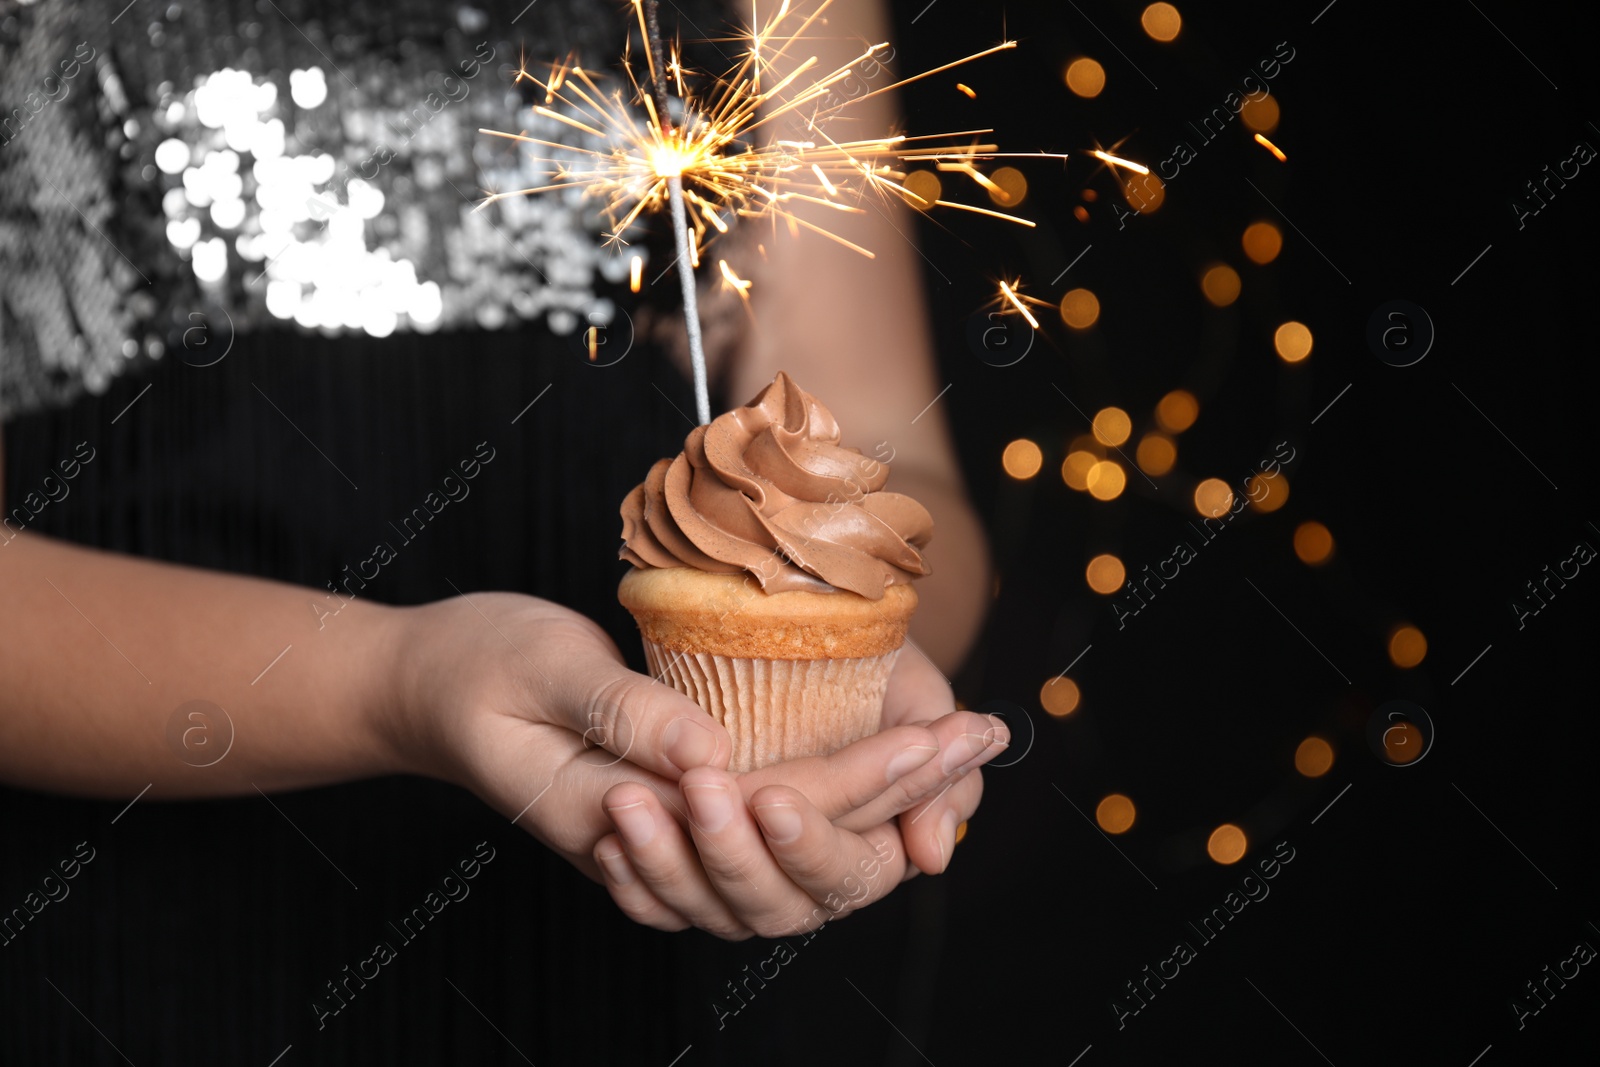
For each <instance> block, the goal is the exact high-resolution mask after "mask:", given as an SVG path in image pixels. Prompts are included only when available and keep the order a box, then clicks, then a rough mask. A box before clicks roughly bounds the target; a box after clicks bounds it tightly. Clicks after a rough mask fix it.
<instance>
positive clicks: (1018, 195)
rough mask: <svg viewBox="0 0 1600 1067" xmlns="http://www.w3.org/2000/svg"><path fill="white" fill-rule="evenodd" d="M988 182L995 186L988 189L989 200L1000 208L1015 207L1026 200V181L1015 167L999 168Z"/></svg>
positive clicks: (990, 176)
mask: <svg viewBox="0 0 1600 1067" xmlns="http://www.w3.org/2000/svg"><path fill="white" fill-rule="evenodd" d="M989 180H990V181H991V182H993V183H994V185H995V186H996V188H994V189H989V199H990V200H993V201H994V202H995V203H996V204H998V205H1000V206H1001V207H1015V206H1016V205H1018V204H1020V203H1022V202H1023V201H1024V200H1026V199H1027V198H1028V179H1027V178H1025V177H1023V175H1022V172H1021V171H1020V170H1018V169H1017V168H1016V167H1001V168H1000V169H999V170H997V171H995V172H994V173H993V174H991V175H989ZM985 188H987V187H985Z"/></svg>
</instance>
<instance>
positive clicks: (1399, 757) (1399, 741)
mask: <svg viewBox="0 0 1600 1067" xmlns="http://www.w3.org/2000/svg"><path fill="white" fill-rule="evenodd" d="M1426 748H1427V738H1425V737H1423V736H1422V730H1421V729H1420V728H1419V727H1418V726H1417V724H1416V723H1414V722H1411V721H1409V720H1407V719H1400V720H1398V721H1397V722H1395V724H1394V725H1393V726H1390V727H1389V728H1388V729H1386V730H1384V731H1383V754H1384V755H1385V756H1387V757H1388V758H1389V762H1390V763H1410V762H1411V761H1412V760H1414V759H1416V758H1417V757H1419V756H1421V755H1422V753H1423V751H1424V750H1425V749H1426Z"/></svg>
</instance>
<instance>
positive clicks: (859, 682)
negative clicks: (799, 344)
mask: <svg viewBox="0 0 1600 1067" xmlns="http://www.w3.org/2000/svg"><path fill="white" fill-rule="evenodd" d="M839 436H840V435H839V425H838V423H837V422H835V421H834V418H833V415H832V414H831V413H830V412H829V411H828V409H827V408H825V407H823V406H822V404H821V403H819V402H818V401H817V399H816V398H815V397H813V396H811V395H810V394H809V393H807V392H805V391H804V390H802V389H801V388H800V387H799V386H797V385H795V383H794V382H793V380H791V379H790V378H789V376H788V375H786V374H783V373H781V372H780V373H779V374H778V377H777V378H776V379H775V380H774V381H773V382H772V384H771V385H769V386H767V387H766V388H765V389H763V390H762V391H761V393H760V394H759V395H758V396H757V397H756V398H755V399H754V400H752V401H750V403H749V404H747V405H745V406H744V407H742V408H737V409H735V410H733V411H730V412H728V413H727V414H725V415H722V416H720V417H719V418H717V419H715V420H714V421H713V422H712V423H711V424H710V425H709V426H697V427H695V428H694V430H692V431H691V432H690V433H689V436H688V437H687V438H686V439H685V440H684V443H683V451H682V452H681V453H680V454H679V455H678V456H677V458H675V459H670V460H668V459H663V460H660V461H658V462H657V463H656V464H655V466H653V467H651V468H650V473H649V475H648V476H647V477H646V478H645V480H644V482H643V484H641V485H639V486H637V487H635V488H634V490H633V491H632V492H630V493H629V494H628V496H627V498H626V499H625V500H623V502H622V537H623V546H622V551H621V558H623V559H625V560H628V561H629V562H630V563H632V564H633V569H632V570H630V571H629V572H628V574H627V575H626V576H625V577H624V578H623V579H622V584H621V586H620V587H619V588H618V590H617V596H618V598H619V599H620V600H621V601H622V604H623V606H624V607H626V608H627V609H628V610H629V611H630V612H631V613H632V614H633V617H634V619H635V621H637V622H638V624H639V632H640V635H641V637H642V638H643V640H644V650H645V658H646V660H647V662H648V663H649V666H650V672H651V673H652V674H654V675H655V676H656V677H657V678H658V679H659V680H661V681H663V682H666V683H667V684H669V685H671V686H673V687H674V688H676V689H677V690H678V691H679V692H681V693H683V694H684V695H686V696H688V697H689V698H691V699H692V700H694V701H695V702H696V703H698V704H699V705H700V706H701V707H702V708H704V709H705V710H706V711H707V712H708V713H710V715H711V716H712V717H713V718H715V719H716V720H717V721H718V722H720V723H722V725H723V726H724V727H725V728H726V729H727V731H728V734H729V736H730V737H732V739H733V757H732V760H731V762H730V764H729V768H730V769H731V770H734V771H747V770H753V769H755V768H757V767H764V766H767V765H768V764H772V763H778V762H780V761H783V760H791V759H797V758H800V757H803V756H816V755H824V754H826V753H829V752H833V751H835V750H836V749H839V748H842V747H843V746H845V745H847V744H849V743H850V742H852V741H856V740H859V739H860V738H862V737H866V736H867V735H869V734H872V733H875V732H877V730H878V727H879V724H880V720H881V718H882V715H883V696H884V690H885V689H886V688H887V686H888V683H889V673H890V672H891V671H892V670H893V669H894V663H895V659H896V657H897V656H898V655H899V654H900V649H901V646H902V645H903V644H904V642H905V636H906V627H907V625H908V624H909V623H910V620H911V615H912V613H913V612H914V611H915V610H916V607H917V594H916V591H915V590H914V589H913V588H912V586H911V581H912V579H913V578H916V577H918V576H921V575H924V574H927V573H928V566H927V563H926V562H924V560H923V557H922V553H921V551H919V550H920V549H921V548H922V547H923V546H924V545H926V544H927V543H928V539H929V537H930V536H931V535H932V533H933V520H932V518H931V517H930V516H929V515H928V512H927V509H926V508H924V507H923V506H922V505H921V504H918V503H917V502H916V501H915V500H912V499H911V498H910V497H908V496H904V495H902V494H899V493H889V492H885V491H884V490H883V486H884V483H885V482H886V481H887V480H888V477H889V469H888V467H887V465H886V464H884V463H883V462H880V461H879V460H876V459H872V458H869V457H867V456H863V455H862V454H861V452H860V451H859V450H858V449H854V448H846V447H843V446H842V445H840V444H839Z"/></svg>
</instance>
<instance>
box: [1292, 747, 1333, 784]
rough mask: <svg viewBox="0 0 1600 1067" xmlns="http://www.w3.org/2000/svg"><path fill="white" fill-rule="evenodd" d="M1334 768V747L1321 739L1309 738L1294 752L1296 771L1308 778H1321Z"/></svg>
mask: <svg viewBox="0 0 1600 1067" xmlns="http://www.w3.org/2000/svg"><path fill="white" fill-rule="evenodd" d="M1332 766H1333V746H1332V745H1330V744H1328V742H1326V741H1324V740H1323V739H1322V738H1320V737H1308V738H1306V739H1305V740H1304V741H1302V742H1300V745H1299V747H1298V748H1296V749H1295V750H1294V769H1295V770H1297V771H1299V772H1300V773H1301V774H1303V775H1305V776H1306V777H1307V778H1321V777H1322V776H1323V775H1324V774H1327V773H1328V769H1329V768H1330V767H1332Z"/></svg>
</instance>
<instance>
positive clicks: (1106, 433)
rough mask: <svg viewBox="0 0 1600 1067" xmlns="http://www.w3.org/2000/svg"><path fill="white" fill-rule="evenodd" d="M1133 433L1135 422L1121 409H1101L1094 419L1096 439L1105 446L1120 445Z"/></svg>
mask: <svg viewBox="0 0 1600 1067" xmlns="http://www.w3.org/2000/svg"><path fill="white" fill-rule="evenodd" d="M1132 432H1133V420H1132V419H1130V418H1128V413H1127V412H1126V411H1123V410H1122V409H1121V408H1101V409H1100V410H1099V411H1098V412H1096V413H1095V417H1094V437H1095V440H1096V441H1099V442H1100V443H1101V444H1103V445H1120V444H1122V443H1123V442H1124V441H1126V440H1127V439H1128V435H1129V434H1131V433H1132Z"/></svg>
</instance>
